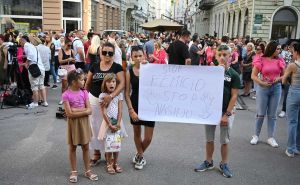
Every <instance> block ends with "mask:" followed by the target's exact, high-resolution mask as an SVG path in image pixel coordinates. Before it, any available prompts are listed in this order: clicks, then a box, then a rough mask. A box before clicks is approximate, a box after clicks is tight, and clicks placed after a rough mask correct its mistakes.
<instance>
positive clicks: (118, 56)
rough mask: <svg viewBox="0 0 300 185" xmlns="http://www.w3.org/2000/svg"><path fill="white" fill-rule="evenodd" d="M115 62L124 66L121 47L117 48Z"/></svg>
mask: <svg viewBox="0 0 300 185" xmlns="http://www.w3.org/2000/svg"><path fill="white" fill-rule="evenodd" d="M114 62H115V63H117V64H120V65H122V50H121V49H120V48H119V47H115V56H114Z"/></svg>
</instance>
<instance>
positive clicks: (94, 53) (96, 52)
mask: <svg viewBox="0 0 300 185" xmlns="http://www.w3.org/2000/svg"><path fill="white" fill-rule="evenodd" d="M100 50H101V49H100V37H99V36H98V35H94V36H93V38H92V40H91V45H90V46H89V48H88V58H89V59H90V68H91V66H93V65H94V63H97V62H99V61H100Z"/></svg>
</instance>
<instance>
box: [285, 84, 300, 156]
mask: <svg viewBox="0 0 300 185" xmlns="http://www.w3.org/2000/svg"><path fill="white" fill-rule="evenodd" d="M286 110H287V122H288V143H287V149H288V151H289V152H290V153H294V152H295V150H296V149H297V150H298V151H300V85H298V86H290V89H289V94H288V97H287V103H286Z"/></svg>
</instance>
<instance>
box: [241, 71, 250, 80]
mask: <svg viewBox="0 0 300 185" xmlns="http://www.w3.org/2000/svg"><path fill="white" fill-rule="evenodd" d="M251 73H252V72H251V71H250V72H243V81H245V82H251V81H252V79H251Z"/></svg>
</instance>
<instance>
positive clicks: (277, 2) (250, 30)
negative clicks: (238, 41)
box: [195, 0, 300, 40]
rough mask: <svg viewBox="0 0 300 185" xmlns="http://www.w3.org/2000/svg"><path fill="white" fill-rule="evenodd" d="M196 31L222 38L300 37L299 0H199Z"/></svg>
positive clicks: (268, 38) (277, 38) (267, 38)
mask: <svg viewBox="0 0 300 185" xmlns="http://www.w3.org/2000/svg"><path fill="white" fill-rule="evenodd" d="M198 3H199V7H198V8H199V10H198V11H197V14H196V15H195V20H196V23H197V24H196V28H195V30H196V32H198V33H200V34H205V33H209V34H210V35H217V37H219V38H220V37H221V36H223V35H228V36H229V37H245V36H246V35H249V36H250V37H253V38H262V39H263V40H270V39H276V40H280V39H287V38H288V39H295V38H297V39H299V38H300V22H299V21H300V19H299V18H300V0H266V1H258V0H201V1H199V2H198Z"/></svg>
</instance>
